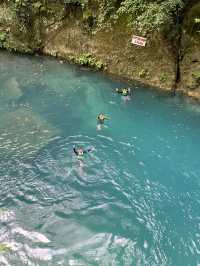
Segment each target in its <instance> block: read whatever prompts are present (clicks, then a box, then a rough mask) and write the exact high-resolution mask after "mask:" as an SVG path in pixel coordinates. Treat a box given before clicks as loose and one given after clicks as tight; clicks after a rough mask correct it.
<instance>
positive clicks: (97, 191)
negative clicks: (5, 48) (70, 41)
mask: <svg viewBox="0 0 200 266" xmlns="http://www.w3.org/2000/svg"><path fill="white" fill-rule="evenodd" d="M119 86H126V84H123V83H121V82H118V81H114V80H112V79H109V78H107V77H105V76H103V75H102V74H100V73H95V72H91V71H87V70H82V69H80V68H78V67H76V66H72V65H67V64H60V63H59V62H57V61H55V60H52V59H49V58H43V57H37V58H34V57H25V56H16V55H15V56H14V55H10V54H8V53H0V111H1V112H0V208H1V209H0V244H2V245H6V246H7V247H8V248H9V249H8V250H7V251H3V249H2V251H1V248H0V253H1V254H0V265H16V266H18V265H20V266H23V265H63V266H65V265H76V266H77V265H100V266H101V265H102V266H107V265H120V266H121V265H125V266H126V265H127V266H129V265H141V266H142V265H151V266H154V265H155V266H161V265H163V266H164V265H166V266H169V265H174V266H179V265H180V266H190V265H191V266H194V265H199V264H200V260H199V253H200V242H199V236H200V234H199V226H200V217H199V208H200V192H199V191H200V190H199V188H200V181H199V176H200V167H199V155H200V152H199V144H200V138H199V136H200V126H199V125H200V112H199V107H198V105H195V104H193V103H191V102H189V101H188V100H187V101H185V100H184V99H181V98H178V97H177V98H171V97H167V96H165V95H162V94H160V93H158V92H154V91H149V90H145V89H143V88H136V87H134V86H132V89H133V90H134V93H133V95H132V96H131V99H129V101H125V100H124V99H123V98H122V97H121V96H120V95H118V94H115V93H114V88H115V87H119ZM101 112H103V113H105V114H107V115H108V116H109V117H110V118H111V119H110V120H109V121H106V126H105V127H101V128H97V124H96V116H97V115H98V114H99V113H101ZM74 145H77V146H83V147H85V148H93V152H91V153H89V154H87V155H86V156H85V158H84V160H83V162H82V163H81V164H80V162H79V161H78V160H77V158H76V156H75V154H74V153H73V146H74Z"/></svg>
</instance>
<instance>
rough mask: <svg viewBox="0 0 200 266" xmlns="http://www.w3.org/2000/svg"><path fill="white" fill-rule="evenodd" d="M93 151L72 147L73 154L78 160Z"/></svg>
mask: <svg viewBox="0 0 200 266" xmlns="http://www.w3.org/2000/svg"><path fill="white" fill-rule="evenodd" d="M92 150H93V149H91V148H90V149H87V150H85V149H84V148H82V147H73V151H74V153H75V154H76V156H77V157H79V158H83V155H84V154H86V153H88V152H91V151H92Z"/></svg>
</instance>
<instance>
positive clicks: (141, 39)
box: [131, 35, 147, 46]
mask: <svg viewBox="0 0 200 266" xmlns="http://www.w3.org/2000/svg"><path fill="white" fill-rule="evenodd" d="M146 42H147V38H144V37H140V36H136V35H133V37H132V41H131V43H133V44H136V45H139V46H145V45H146Z"/></svg>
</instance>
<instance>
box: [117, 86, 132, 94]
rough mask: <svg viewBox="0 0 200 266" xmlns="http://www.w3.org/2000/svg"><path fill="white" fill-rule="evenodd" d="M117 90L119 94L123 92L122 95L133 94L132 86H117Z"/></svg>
mask: <svg viewBox="0 0 200 266" xmlns="http://www.w3.org/2000/svg"><path fill="white" fill-rule="evenodd" d="M115 91H116V92H117V93H119V94H121V95H122V96H130V94H131V89H130V88H120V89H119V88H117V89H115Z"/></svg>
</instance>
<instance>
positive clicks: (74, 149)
mask: <svg viewBox="0 0 200 266" xmlns="http://www.w3.org/2000/svg"><path fill="white" fill-rule="evenodd" d="M73 151H74V153H75V154H76V155H78V152H77V150H76V148H75V147H73Z"/></svg>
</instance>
